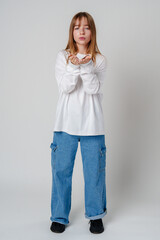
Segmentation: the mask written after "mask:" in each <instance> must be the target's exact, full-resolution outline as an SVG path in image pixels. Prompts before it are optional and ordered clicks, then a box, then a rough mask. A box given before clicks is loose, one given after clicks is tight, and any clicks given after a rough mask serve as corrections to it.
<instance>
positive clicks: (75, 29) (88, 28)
mask: <svg viewBox="0 0 160 240" xmlns="http://www.w3.org/2000/svg"><path fill="white" fill-rule="evenodd" d="M77 29H78V27H76V28H75V30H77ZM86 29H89V27H86Z"/></svg>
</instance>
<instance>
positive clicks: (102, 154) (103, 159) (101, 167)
mask: <svg viewBox="0 0 160 240" xmlns="http://www.w3.org/2000/svg"><path fill="white" fill-rule="evenodd" d="M105 167H106V146H103V147H101V148H100V158H99V171H104V170H105Z"/></svg>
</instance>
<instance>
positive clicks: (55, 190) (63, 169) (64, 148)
mask: <svg viewBox="0 0 160 240" xmlns="http://www.w3.org/2000/svg"><path fill="white" fill-rule="evenodd" d="M78 142H80V147H81V156H82V163H83V176H84V187H85V191H84V193H85V217H86V218H88V219H92V220H94V219H99V218H102V217H104V216H105V215H106V214H107V207H106V204H107V201H106V180H105V179H106V178H105V175H106V145H105V135H93V136H92V135H91V136H79V135H71V134H68V133H66V132H63V131H59V132H58V131H54V132H53V142H52V143H51V144H50V148H51V169H52V190H51V217H50V220H51V221H52V222H59V223H63V224H68V223H69V213H70V210H71V194H72V173H73V168H74V161H75V156H76V152H77V148H78Z"/></svg>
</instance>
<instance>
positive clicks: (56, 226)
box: [50, 222, 65, 233]
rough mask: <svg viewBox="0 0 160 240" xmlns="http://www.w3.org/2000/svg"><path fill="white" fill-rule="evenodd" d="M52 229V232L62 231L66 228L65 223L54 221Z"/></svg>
mask: <svg viewBox="0 0 160 240" xmlns="http://www.w3.org/2000/svg"><path fill="white" fill-rule="evenodd" d="M50 229H51V231H52V232H56V233H62V232H64V230H65V224H62V223H58V222H52V224H51V227H50Z"/></svg>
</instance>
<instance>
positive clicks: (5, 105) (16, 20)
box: [0, 0, 160, 240]
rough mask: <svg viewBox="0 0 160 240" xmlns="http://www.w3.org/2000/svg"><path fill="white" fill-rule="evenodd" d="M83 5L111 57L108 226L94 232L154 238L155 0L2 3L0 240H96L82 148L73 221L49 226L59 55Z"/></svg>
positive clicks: (158, 155)
mask: <svg viewBox="0 0 160 240" xmlns="http://www.w3.org/2000/svg"><path fill="white" fill-rule="evenodd" d="M79 11H87V12H89V13H90V14H91V15H92V16H93V18H94V20H95V23H96V28H97V42H98V47H99V49H100V51H101V52H102V53H103V54H104V55H105V56H106V57H107V61H108V69H107V77H106V79H105V83H104V89H103V93H104V98H103V110H104V117H105V128H106V135H105V139H106V146H107V159H106V188H107V208H108V214H107V215H106V216H105V217H104V227H105V231H104V233H103V234H101V235H100V236H96V238H99V237H100V238H101V239H103V238H106V237H107V239H108V240H110V239H129V240H130V239H135V238H136V239H147V240H148V239H151V238H152V239H159V237H160V230H159V225H160V188H159V182H160V175H159V172H160V161H159V159H160V149H159V141H160V127H159V122H160V108H159V102H160V94H159V88H160V83H159V80H160V65H159V62H160V51H159V50H160V48H159V42H160V33H159V29H160V26H159V25H160V17H159V12H160V2H159V1H158V0H157V1H156V0H153V1H151V0H133V1H130V0H120V1H118V0H112V1H111V0H108V1H107V0H106V1H104V0H103V1H102V0H99V1H91V0H89V1H84V0H81V1H79V2H77V1H73V0H70V1H61V0H60V1H51V0H45V1H44V0H39V1H38V0H37V1H35V0H32V1H31V0H28V1H24V0H22V1H20V0H19V1H18V0H14V1H11V0H1V1H0V35H1V37H0V238H1V239H3V240H8V239H16V240H18V239H22V237H23V239H28V240H32V239H34V240H36V239H39V240H40V239H55V238H59V239H64V237H65V238H66V239H67V238H70V237H71V236H74V237H75V238H76V239H82V238H87V239H89V238H90V239H93V238H94V237H95V236H93V234H91V233H90V232H89V230H88V229H89V224H88V219H85V216H84V213H85V208H84V180H83V168H82V159H81V154H80V145H79V147H78V151H77V155H76V159H75V166H74V171H73V179H72V180H73V183H72V207H71V212H70V218H69V220H70V225H69V226H68V227H67V228H66V231H65V232H64V233H63V234H61V235H57V234H55V233H52V232H51V231H50V229H49V227H50V224H51V221H50V198H51V181H52V176H51V157H50V155H51V151H50V150H51V149H50V143H51V142H52V138H53V126H54V120H55V111H56V105H57V101H58V87H57V83H56V80H55V77H54V64H55V58H56V54H57V52H58V51H59V50H60V49H63V48H65V47H66V44H67V41H68V32H69V25H70V21H71V19H72V17H73V16H74V15H75V14H76V13H77V12H79Z"/></svg>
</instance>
